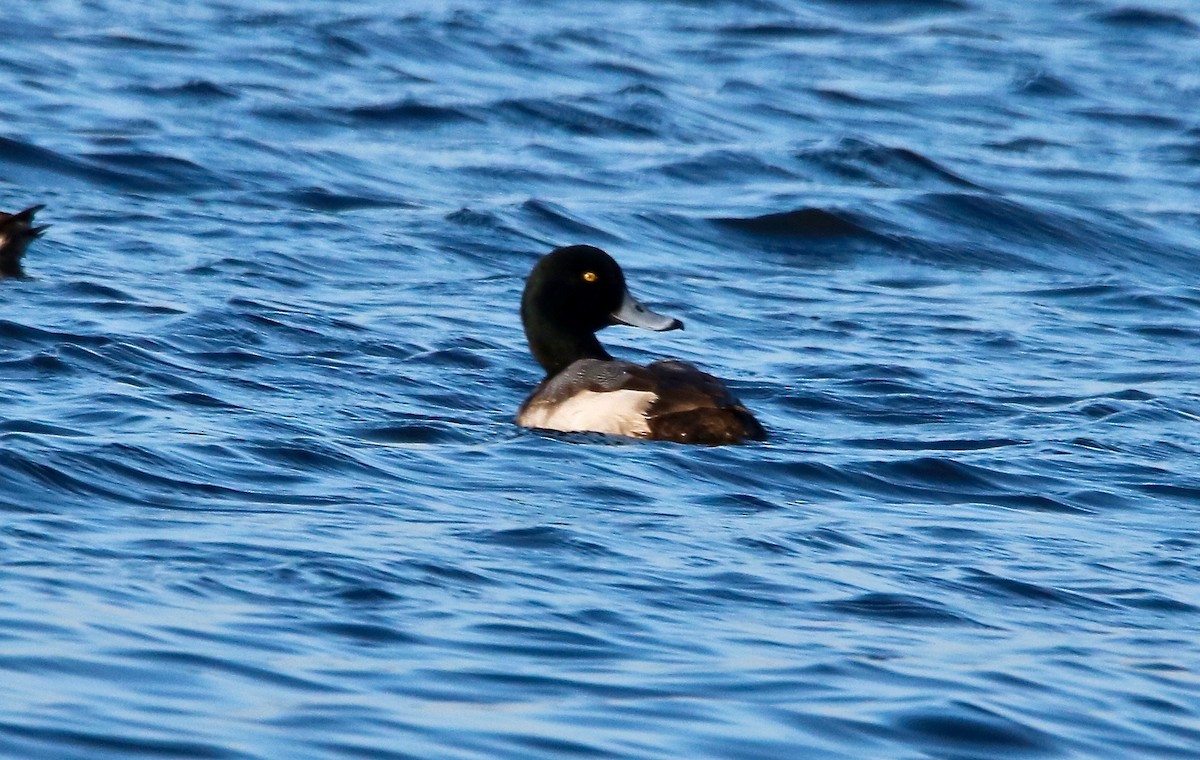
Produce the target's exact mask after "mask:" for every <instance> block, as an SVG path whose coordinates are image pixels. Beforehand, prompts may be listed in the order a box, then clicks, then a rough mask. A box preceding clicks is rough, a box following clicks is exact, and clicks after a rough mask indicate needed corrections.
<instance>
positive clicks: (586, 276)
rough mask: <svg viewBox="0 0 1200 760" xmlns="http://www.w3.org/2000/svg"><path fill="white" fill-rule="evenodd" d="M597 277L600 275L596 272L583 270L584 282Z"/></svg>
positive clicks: (592, 280)
mask: <svg viewBox="0 0 1200 760" xmlns="http://www.w3.org/2000/svg"><path fill="white" fill-rule="evenodd" d="M598 279H600V276H599V275H598V274H596V273H595V272H584V273H583V281H584V282H595V281H596V280H598Z"/></svg>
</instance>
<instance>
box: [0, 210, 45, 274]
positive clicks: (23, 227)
mask: <svg viewBox="0 0 1200 760" xmlns="http://www.w3.org/2000/svg"><path fill="white" fill-rule="evenodd" d="M44 208H45V206H30V207H29V208H27V209H25V210H24V211H18V212H17V213H15V214H6V213H4V212H3V211H0V277H24V276H25V270H24V269H22V268H21V257H22V256H24V255H25V249H26V248H28V247H29V244H30V243H32V242H33V241H34V240H35V239H36V238H38V237H39V236H40V235H41V234H42V233H43V232H44V231H45V230H46V227H48V226H49V225H42V226H41V227H34V226H33V215H34V214H36V213H37V212H39V211H41V210H42V209H44Z"/></svg>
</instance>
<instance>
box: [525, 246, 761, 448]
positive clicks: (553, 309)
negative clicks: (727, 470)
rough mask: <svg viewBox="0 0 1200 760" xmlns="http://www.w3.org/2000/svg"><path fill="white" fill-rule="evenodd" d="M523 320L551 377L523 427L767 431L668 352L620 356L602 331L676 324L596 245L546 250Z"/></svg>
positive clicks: (647, 432)
mask: <svg viewBox="0 0 1200 760" xmlns="http://www.w3.org/2000/svg"><path fill="white" fill-rule="evenodd" d="M521 322H522V323H523V324H524V326H525V337H526V339H527V340H528V341H529V350H530V352H532V353H533V357H534V358H535V359H537V361H538V363H539V364H541V365H542V368H543V369H545V370H546V378H545V379H544V380H542V382H541V383H540V384H539V385H538V386H537V388H535V389H534V391H533V393H532V394H531V395H530V396H529V398H528V399H526V400H525V403H524V404H522V405H521V409H520V411H518V412H517V424H518V425H522V426H524V427H532V428H542V429H547V430H562V431H580V432H582V431H590V432H596V433H608V434H612V435H625V436H631V437H634V438H650V439H656V440H665V441H677V442H679V443H700V444H709V445H713V444H722V443H737V442H739V441H744V440H764V439H765V438H766V431H764V430H763V427H762V425H760V424H759V423H758V420H756V419H755V418H754V415H752V414H751V413H750V412H749V411H748V410H747V409H746V407H744V406H742V404H741V402H739V401H738V400H737V399H736V398H734V396H733V394H732V393H730V392H729V389H728V388H726V387H725V384H724V383H722V382H721V381H720V380H718V379H717V378H715V377H713V376H712V375H709V374H706V373H704V372H701V371H700V370H698V369H696V368H695V367H693V366H692V365H691V364H688V363H687V362H682V361H678V360H675V359H668V360H665V361H657V362H654V363H652V364H649V365H647V366H645V367H642V366H639V365H637V364H633V363H631V362H626V361H621V360H619V359H614V358H612V356H610V355H609V353H608V352H607V351H605V350H604V347H603V346H602V345H600V341H598V340H597V339H596V331H598V330H601V329H603V328H605V327H607V326H609V325H616V324H621V325H630V326H633V327H642V328H645V329H647V330H656V331H664V330H679V329H683V323H682V322H680V321H679V320H678V319H674V318H672V317H665V316H663V315H661V314H655V313H654V312H652V311H650V310H649V309H647V308H646V307H645V306H643V305H642V304H640V303H638V301H637V300H636V299H635V298H634V297H633V296H632V295H630V294H629V290H628V289H627V288H626V287H625V275H624V273H623V272H622V271H621V267H620V266H619V265H618V264H617V262H616V261H614V260H613V259H612V257H611V256H609V255H608V254H607V253H605V252H604V251H602V250H600V249H599V248H595V247H593V246H590V245H572V246H567V247H565V248H558V249H556V250H554V251H552V252H551V253H549V254H547V255H545V256H543V257H542V258H541V259H540V260H539V261H538V263H537V264H536V265H535V266H534V268H533V271H532V272H531V273H530V275H529V279H528V280H527V281H526V282H525V293H524V295H523V296H522V297H521Z"/></svg>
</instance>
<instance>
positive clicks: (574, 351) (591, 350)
mask: <svg viewBox="0 0 1200 760" xmlns="http://www.w3.org/2000/svg"><path fill="white" fill-rule="evenodd" d="M524 322H525V338H526V339H527V340H528V341H529V351H530V353H532V354H533V358H535V359H537V362H538V364H540V365H542V368H543V369H545V370H546V376H547V377H554V376H555V375H557V374H558V373H559V372H562V371H563V370H564V369H566V368H567V367H568V366H570V365H571V363H572V362H575V361H578V360H579V359H602V360H604V361H608V360H611V359H612V356H610V355H609V353H608V352H607V351H605V350H604V346H602V345H600V341H598V340H596V335H595V333H590V332H585V333H577V332H571V331H567V330H563V329H562V328H561V327H558V326H557V325H555V324H553V323H551V322H549V321H548V320H545V319H539V318H538V317H533V316H530V315H526V316H525V320H524Z"/></svg>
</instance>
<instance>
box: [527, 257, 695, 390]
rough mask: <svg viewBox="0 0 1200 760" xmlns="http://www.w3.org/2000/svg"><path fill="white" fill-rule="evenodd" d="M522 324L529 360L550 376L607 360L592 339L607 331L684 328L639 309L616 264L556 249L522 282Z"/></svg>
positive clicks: (605, 355)
mask: <svg viewBox="0 0 1200 760" xmlns="http://www.w3.org/2000/svg"><path fill="white" fill-rule="evenodd" d="M521 322H522V323H523V324H524V326H525V337H526V338H527V339H528V340H529V348H530V350H531V351H532V352H533V356H534V358H536V359H537V360H538V363H539V364H541V365H542V367H544V368H545V370H546V372H547V374H549V375H554V374H556V373H557V372H559V371H560V370H562V369H563V368H565V367H566V366H567V365H569V364H570V363H571V362H573V361H575V360H576V359H584V358H592V359H611V358H612V357H611V356H609V355H608V352H607V351H605V350H604V348H603V346H601V345H600V342H599V341H598V340H596V336H595V333H596V331H597V330H601V329H603V328H605V327H607V326H609V325H630V326H632V327H642V328H645V329H647V330H658V331H661V330H677V329H682V327H683V322H680V321H679V320H678V319H675V318H673V317H666V316H663V315H661V314H655V313H654V312H652V311H650V310H649V309H647V308H646V307H645V306H643V305H642V304H640V303H638V301H637V299H635V298H634V297H633V296H632V295H630V293H629V290H628V288H626V286H625V275H624V273H623V272H621V267H620V266H619V265H618V264H617V262H616V261H614V260H613V258H612V257H611V256H609V255H608V254H607V253H605V252H604V251H602V250H600V249H599V248H596V247H594V246H590V245H572V246H567V247H565V248H558V249H556V250H554V251H552V252H551V253H548V254H547V255H545V256H543V257H542V258H541V259H540V260H539V261H538V263H537V264H536V265H535V266H534V268H533V271H532V272H531V273H530V274H529V279H528V280H526V282H525V293H524V295H523V296H522V297H521Z"/></svg>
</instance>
